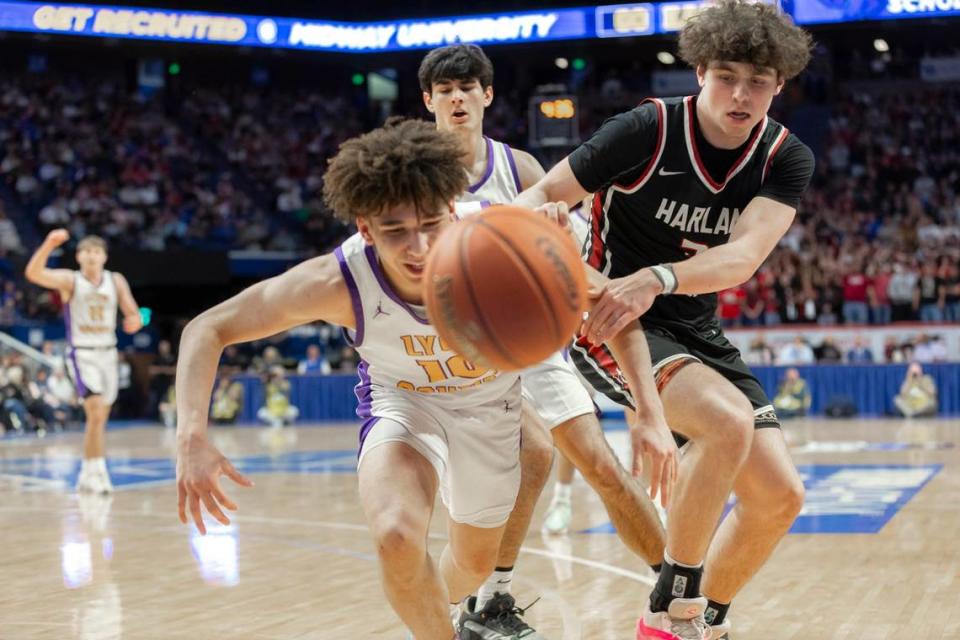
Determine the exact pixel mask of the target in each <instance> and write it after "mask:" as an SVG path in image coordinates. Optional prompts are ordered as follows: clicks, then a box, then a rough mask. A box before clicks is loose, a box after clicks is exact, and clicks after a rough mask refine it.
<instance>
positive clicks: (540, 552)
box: [0, 507, 656, 587]
mask: <svg viewBox="0 0 960 640" xmlns="http://www.w3.org/2000/svg"><path fill="white" fill-rule="evenodd" d="M23 511H33V512H38V511H40V512H44V513H49V512H50V509H49V508H47V509H41V508H18V507H0V513H4V512H7V513H14V512H23ZM110 515H111V516H113V515H118V516H121V515H122V516H130V517H134V518H144V517H148V518H158V519H164V520H166V519H168V518H169V519H172V520H176V513H174V512H173V511H172V510H171V515H170V516H166V515H161V514H159V513H142V512H139V511H116V510H113V509H111V511H110ZM231 520H233V521H235V522H238V523H239V522H255V523H258V524H276V525H296V526H301V527H313V528H318V529H340V530H343V531H364V532H366V531H368V529H367V526H366V525H361V524H351V523H348V522H331V521H326V520H300V519H298V518H268V517H266V516H238V515H233V514H231ZM210 522H211V523H213V522H215V521H214V520H211V521H210ZM429 538H430V539H431V540H443V541H445V540H447V536H445V535H442V534H439V533H431V534H429ZM520 552H521V553H527V554H530V555H533V556H539V557H542V558H549V559H550V560H559V561H562V562H571V563H573V564H579V565H581V566H584V567H589V568H591V569H596V570H597V571H603V572H606V573H610V574H613V575H618V576H621V577H623V578H627V579H628V580H633V581H634V582H639V583H641V584H645V585H647V586H650V587H652V586H654V585H655V584H656V580H654V579H653V578H651V577H649V576H645V575H643V574H640V573H636V572H635V571H629V570H627V569H622V568H620V567H616V566H614V565H612V564H607V563H606V562H599V561H597V560H590V559H588V558H581V557H579V556H572V555H567V554H564V553H555V552H553V551H549V550H547V549H538V548H536V547H527V546H523V547H520Z"/></svg>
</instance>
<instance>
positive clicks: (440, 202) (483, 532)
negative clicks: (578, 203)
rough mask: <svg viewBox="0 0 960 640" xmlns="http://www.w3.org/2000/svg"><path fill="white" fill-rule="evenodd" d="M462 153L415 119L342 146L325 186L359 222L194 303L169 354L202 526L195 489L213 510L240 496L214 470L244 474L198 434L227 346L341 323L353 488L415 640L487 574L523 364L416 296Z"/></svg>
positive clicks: (515, 480)
mask: <svg viewBox="0 0 960 640" xmlns="http://www.w3.org/2000/svg"><path fill="white" fill-rule="evenodd" d="M459 157H460V147H459V144H458V142H457V140H456V139H455V138H454V137H453V136H450V135H449V134H446V133H443V132H440V131H437V130H436V129H435V128H434V127H432V126H430V125H427V124H426V123H423V122H417V121H404V122H401V123H399V124H395V125H388V126H386V127H384V128H381V129H377V130H375V131H372V132H370V133H368V134H365V135H363V136H360V137H359V138H355V139H353V140H350V141H348V142H346V143H344V145H342V147H341V148H340V152H339V153H338V154H337V156H336V157H335V158H334V159H333V160H332V161H331V163H330V167H329V169H328V170H327V172H326V175H325V184H324V197H325V199H326V201H327V203H328V205H329V206H330V207H331V208H332V209H333V210H334V212H336V214H337V215H338V216H340V217H341V218H344V219H346V220H349V221H351V222H355V223H356V225H357V228H358V230H359V233H358V234H356V235H354V236H353V237H351V238H350V239H348V240H347V241H346V242H344V243H343V244H342V245H341V246H340V247H339V248H338V249H337V250H336V251H335V252H333V253H329V254H327V255H324V256H321V257H319V258H315V259H312V260H309V261H307V262H304V263H303V264H301V265H299V266H297V267H295V268H294V269H291V270H290V271H288V272H286V273H285V274H283V275H281V276H278V277H276V278H273V279H271V280H267V281H265V282H262V283H260V284H257V285H255V286H253V287H250V288H249V289H247V290H246V291H243V292H242V293H240V294H239V295H237V296H235V297H233V298H231V299H230V300H227V301H226V302H224V303H222V304H220V305H218V306H216V307H214V308H212V309H210V310H208V311H206V312H205V313H203V314H201V315H200V316H198V317H197V318H196V319H194V320H193V321H192V322H191V323H190V324H189V325H188V326H187V328H186V329H185V331H184V333H183V338H182V342H181V347H180V359H179V362H178V366H177V405H178V406H177V416H178V425H177V437H178V456H177V486H178V491H179V510H180V518H181V520H182V521H183V522H186V521H187V511H188V510H189V512H190V513H191V514H192V516H193V519H194V521H195V523H196V525H197V527H198V528H199V529H200V531H201V532H202V533H203V532H205V527H204V524H203V519H202V516H201V511H200V503H201V502H202V503H203V504H204V505H205V507H206V508H207V510H208V511H209V512H210V513H211V514H212V515H213V516H214V517H215V518H217V519H218V520H219V521H221V522H228V520H227V518H226V516H225V515H224V514H223V511H222V510H221V507H225V508H227V509H235V508H236V507H235V505H234V504H233V502H231V501H230V500H229V499H228V498H227V497H226V496H225V495H224V494H223V492H222V491H221V489H220V487H219V476H220V475H221V474H226V475H227V476H229V477H230V478H232V479H233V480H234V481H236V482H238V483H240V484H244V485H250V484H251V483H250V482H249V481H248V480H246V479H245V478H244V477H243V476H241V475H240V474H239V473H238V472H237V471H236V470H235V469H234V468H233V466H232V465H231V464H230V462H229V461H227V460H226V459H225V458H224V457H223V455H222V454H221V453H220V452H219V451H217V449H216V448H215V447H214V446H213V445H212V444H210V443H209V442H208V441H207V438H206V425H207V409H208V406H209V401H210V394H211V389H212V386H213V382H214V377H215V375H216V370H217V362H218V360H219V357H220V353H221V351H222V350H223V348H224V347H225V346H226V345H229V344H234V343H237V342H244V341H249V340H254V339H257V338H263V337H266V336H269V335H273V334H275V333H278V332H280V331H283V330H286V329H289V328H291V327H293V326H296V325H300V324H305V323H308V322H313V321H316V320H324V321H327V322H331V323H334V324H338V325H340V326H342V327H346V328H347V329H348V331H347V335H348V337H349V339H350V341H351V342H352V343H353V345H354V347H355V348H356V349H357V351H358V353H359V354H360V356H361V358H362V362H361V364H360V366H359V369H358V373H359V376H360V384H359V385H358V387H357V396H358V399H359V400H360V405H359V407H358V409H357V412H358V415H359V416H360V417H361V419H362V420H363V421H364V422H363V425H362V427H361V430H360V441H361V444H360V446H361V450H360V459H359V462H358V479H359V491H360V501H361V505H362V507H363V510H364V513H365V514H366V517H367V521H368V523H369V527H370V530H371V532H372V534H373V537H374V540H375V543H376V544H375V546H376V548H377V551H378V553H379V556H380V567H381V571H382V578H383V583H384V590H385V591H386V595H387V598H388V599H389V601H390V604H391V605H392V606H393V608H394V610H395V611H396V612H397V614H398V615H399V617H400V618H401V619H402V620H403V622H404V624H405V625H406V626H407V627H408V628H409V629H410V630H411V631H412V633H413V634H414V636H415V637H416V638H417V639H418V640H449V639H450V638H452V637H456V636H455V630H454V627H453V624H452V622H451V613H452V612H451V610H450V609H449V608H448V603H451V602H458V601H460V600H461V599H463V598H464V597H466V596H467V595H468V594H469V593H471V592H472V591H473V590H474V589H476V588H477V587H478V586H479V585H480V583H481V582H482V581H483V579H484V578H485V577H486V576H487V575H488V574H489V573H490V571H492V569H493V567H494V563H495V561H496V551H497V548H498V547H499V543H500V538H501V536H502V534H503V529H504V525H505V523H506V521H507V518H508V517H509V515H510V512H511V510H512V509H513V505H514V500H515V498H516V495H517V490H518V488H519V486H520V463H519V455H520V405H521V398H520V383H519V375H518V374H516V373H509V374H508V373H503V374H501V373H499V372H497V371H490V370H483V369H480V368H477V367H474V366H473V365H471V364H470V363H468V362H466V361H465V360H464V359H463V358H462V357H461V356H459V355H457V354H456V353H454V352H452V351H451V350H450V349H449V347H447V345H445V344H444V343H443V342H442V341H441V340H440V338H439V337H438V335H437V333H436V330H435V329H434V328H433V326H431V325H430V324H429V322H428V321H427V320H426V317H425V313H424V309H423V307H422V306H420V305H422V292H421V291H422V290H421V280H422V275H423V269H424V264H425V261H426V255H427V251H428V250H429V248H430V246H431V244H432V243H433V242H434V240H435V238H436V237H437V235H438V234H439V233H440V232H441V231H442V230H443V229H444V228H446V227H447V225H449V224H451V223H452V222H453V220H454V219H455V217H454V203H453V199H454V197H455V196H456V195H457V194H458V193H460V192H461V191H463V189H465V188H466V187H467V181H466V175H465V174H464V173H463V171H461V170H460V164H459ZM251 309H254V310H256V311H257V312H256V313H251ZM438 375H442V376H443V377H442V379H440V378H438ZM478 382H479V383H480V384H477V383H478ZM441 387H442V389H441ZM440 391H442V393H441V392H440ZM478 480H479V482H478ZM438 491H439V492H440V494H441V497H442V499H443V502H444V504H445V505H446V507H447V510H448V512H449V525H448V526H449V529H448V531H449V538H450V543H449V544H448V546H447V548H446V549H444V551H443V554H442V556H441V558H440V561H439V566H438V565H437V564H436V563H435V562H434V561H433V559H432V558H431V557H430V555H429V554H428V553H427V535H428V527H429V524H430V520H431V516H432V513H433V504H434V499H435V495H436V494H437V492H438ZM321 635H325V634H323V633H321Z"/></svg>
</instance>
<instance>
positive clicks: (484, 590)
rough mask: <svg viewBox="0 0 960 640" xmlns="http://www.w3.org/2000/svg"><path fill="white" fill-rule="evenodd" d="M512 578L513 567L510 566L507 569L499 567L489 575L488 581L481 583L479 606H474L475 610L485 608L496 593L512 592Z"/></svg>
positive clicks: (478, 598)
mask: <svg viewBox="0 0 960 640" xmlns="http://www.w3.org/2000/svg"><path fill="white" fill-rule="evenodd" d="M512 580H513V567H510V569H509V570H507V571H502V570H500V569H497V570H496V571H494V572H493V573H491V574H490V575H489V576H487V579H486V581H485V582H484V583H483V584H482V585H480V590H479V591H477V606H476V607H475V608H474V611H480V609H483V607H484V605H486V604H487V603H488V602H490V599H491V598H493V595H494V594H495V593H510V583H511V582H512Z"/></svg>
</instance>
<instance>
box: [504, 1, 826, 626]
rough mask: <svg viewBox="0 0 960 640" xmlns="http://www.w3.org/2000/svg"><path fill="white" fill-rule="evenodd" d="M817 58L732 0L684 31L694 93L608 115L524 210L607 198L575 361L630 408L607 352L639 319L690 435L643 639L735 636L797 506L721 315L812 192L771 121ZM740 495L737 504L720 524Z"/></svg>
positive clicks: (792, 475) (792, 477) (680, 427)
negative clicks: (744, 606) (721, 295)
mask: <svg viewBox="0 0 960 640" xmlns="http://www.w3.org/2000/svg"><path fill="white" fill-rule="evenodd" d="M810 49H811V38H810V36H809V35H808V34H807V33H805V32H804V31H803V30H801V29H799V28H798V27H796V26H795V25H794V24H793V23H792V22H791V21H790V20H789V18H788V17H787V16H786V15H785V14H783V13H782V12H781V11H780V9H778V8H777V7H776V6H775V5H771V4H766V3H754V2H747V1H746V0H720V2H717V3H716V4H714V5H712V6H710V7H709V8H708V9H706V10H704V11H703V12H701V13H700V14H698V15H697V16H696V17H694V18H693V19H691V20H690V21H689V22H688V23H687V24H686V25H685V26H684V28H683V30H682V32H681V34H680V46H679V50H680V56H681V57H682V58H683V59H684V60H685V61H686V62H687V63H689V64H690V65H691V66H692V67H694V68H695V70H696V74H697V80H698V81H699V84H700V87H701V89H700V92H699V94H698V95H695V96H685V97H677V98H666V99H650V100H646V101H644V102H643V103H642V104H641V105H640V106H638V107H637V108H635V109H633V110H631V111H628V112H626V113H622V114H620V115H617V116H615V117H613V118H611V119H610V120H608V121H607V122H605V123H604V125H603V126H602V127H601V128H600V130H599V131H597V132H596V133H595V134H594V135H593V137H592V138H590V139H589V140H588V141H587V142H585V143H584V144H582V145H581V146H580V147H579V148H577V149H576V150H574V151H573V153H571V154H570V155H569V156H568V157H567V158H566V159H564V160H563V161H561V162H560V163H559V164H558V165H557V166H555V167H554V168H553V169H551V170H550V172H549V173H547V175H546V176H545V177H544V178H543V179H541V180H540V181H539V182H538V183H537V184H536V185H534V186H533V187H531V188H530V189H528V190H527V191H525V192H524V193H523V194H521V195H520V196H519V198H518V199H517V200H516V203H517V204H521V205H525V206H531V207H536V206H543V205H544V204H545V203H550V202H553V203H557V205H556V206H557V209H558V210H562V208H563V207H566V206H567V205H572V204H574V203H576V202H579V201H580V200H581V199H582V198H583V197H585V196H586V195H588V194H590V193H594V194H595V195H594V198H593V207H592V213H593V215H592V237H591V240H590V243H591V244H590V247H589V257H588V260H589V262H590V264H591V265H592V266H593V267H595V268H597V269H598V270H600V271H601V272H602V273H604V274H605V275H608V276H610V278H611V281H610V282H609V283H608V284H607V285H606V287H605V289H604V291H603V293H602V295H601V296H600V299H599V301H598V302H597V304H596V306H595V307H594V309H593V310H592V312H591V314H590V318H589V319H588V321H587V322H586V323H585V325H584V332H583V337H581V338H580V339H579V340H578V341H577V343H576V344H575V345H574V347H573V350H572V355H573V358H574V360H575V361H576V362H577V364H578V366H579V367H580V370H581V372H583V373H584V375H585V376H587V378H588V379H589V380H590V382H591V383H592V384H593V386H594V387H595V388H597V389H598V390H601V391H603V392H605V393H606V394H607V395H608V396H609V397H610V398H612V399H613V400H616V401H618V402H620V403H622V404H626V405H630V404H631V403H632V400H631V398H630V390H629V389H628V388H627V387H626V386H625V385H623V384H622V379H621V378H620V377H619V376H618V372H617V370H616V367H615V365H614V364H613V362H612V360H611V358H610V357H609V354H608V352H607V350H606V348H605V347H604V346H603V344H602V343H603V342H604V341H605V340H606V339H607V337H608V336H609V335H612V334H616V333H618V332H619V331H620V330H622V329H623V328H624V327H626V326H628V325H629V324H631V323H633V322H636V321H637V320H638V318H640V316H641V315H642V316H643V317H642V319H641V320H642V323H643V327H644V330H645V332H646V336H647V341H648V343H649V345H650V352H651V356H652V359H653V366H654V372H655V374H656V376H657V385H658V388H659V389H660V393H661V398H662V400H663V405H664V411H665V413H666V417H667V422H668V423H669V424H670V427H671V428H672V429H673V430H674V431H675V432H676V433H677V434H679V435H681V436H682V437H683V438H685V439H687V440H689V441H690V446H689V448H688V449H687V451H686V452H685V455H684V458H683V462H682V464H681V469H680V475H679V479H678V482H677V487H676V490H675V493H674V497H673V500H672V502H671V505H670V508H669V512H668V519H667V547H666V552H665V554H664V562H663V568H662V572H661V574H660V577H659V579H658V582H657V584H656V586H655V588H654V590H653V593H652V594H651V596H650V604H649V607H648V609H647V610H646V612H645V613H644V615H643V616H642V617H641V619H640V620H639V622H638V625H637V638H638V639H648V638H649V639H654V638H656V639H657V640H704V639H705V638H714V639H715V638H722V637H725V636H726V634H727V631H728V629H729V627H730V623H729V620H727V618H726V615H727V610H728V608H729V606H730V602H731V600H732V599H733V597H734V595H736V594H737V593H738V592H739V591H740V590H741V589H742V588H743V586H744V585H745V584H746V583H747V582H748V581H749V580H750V578H751V577H752V576H753V575H754V574H755V573H756V572H757V571H758V570H759V569H760V567H761V566H763V564H764V563H765V562H766V560H767V558H768V557H769V556H770V554H771V553H772V552H773V550H774V548H775V547H776V546H777V544H778V542H779V541H780V539H781V538H782V537H783V536H784V534H786V532H787V531H788V530H789V528H790V526H791V524H792V523H793V521H794V519H795V518H796V516H797V514H798V513H799V511H800V508H801V506H802V504H803V496H804V491H803V483H802V482H801V480H800V476H799V475H798V473H797V470H796V468H795V467H794V465H793V462H792V461H791V459H790V455H789V452H788V450H787V446H786V443H785V442H784V438H783V434H782V432H781V431H780V428H779V427H780V424H779V421H778V419H777V416H776V413H775V412H774V410H773V406H772V404H771V403H770V400H769V398H767V396H766V394H765V393H764V391H763V388H762V387H761V386H760V383H759V382H758V381H757V379H756V377H754V375H753V374H752V373H751V372H750V369H749V368H748V367H747V365H746V364H745V363H744V362H743V360H742V359H741V357H740V353H739V351H737V349H736V348H735V347H734V346H733V345H731V344H730V342H729V341H727V339H726V338H725V337H724V335H723V331H722V329H721V327H720V325H719V323H718V320H717V319H716V306H717V296H716V293H717V292H718V291H722V290H724V289H727V288H729V287H732V286H735V285H738V284H740V283H743V282H745V281H747V280H749V279H750V277H751V276H752V275H753V274H754V272H755V271H756V270H757V268H759V266H760V265H761V264H762V263H763V261H764V260H765V259H766V258H767V256H768V255H769V253H770V251H771V250H772V249H773V248H774V247H775V246H776V245H777V243H778V242H779V240H780V238H781V237H782V236H783V235H784V233H786V231H787V229H789V227H790V224H791V223H792V221H793V218H794V216H795V214H796V209H797V206H798V205H799V203H800V199H801V197H802V194H803V192H804V190H805V189H806V187H807V184H808V183H809V181H810V177H811V175H812V173H813V154H812V152H811V151H810V149H809V148H808V147H807V146H806V145H804V144H803V143H802V142H800V140H799V139H797V138H796V136H794V135H792V134H791V133H790V132H789V131H788V130H787V129H786V128H785V127H784V126H783V125H782V124H780V123H778V122H776V121H774V120H773V119H771V118H770V117H768V115H767V112H768V110H769V109H770V104H771V102H772V101H773V98H774V97H775V96H777V95H778V94H779V93H780V92H781V91H782V90H783V87H784V83H785V82H786V81H787V80H790V79H791V78H793V77H795V76H796V75H797V74H799V73H800V72H801V71H802V70H803V69H804V68H805V67H806V65H807V62H808V61H809V58H810ZM731 490H732V491H733V492H734V493H735V494H736V496H737V504H736V506H735V507H734V508H733V510H732V511H731V513H730V514H729V515H728V517H727V518H726V519H725V520H724V521H723V522H722V523H721V524H720V525H719V528H718V522H719V521H720V517H721V515H722V513H723V510H724V506H725V504H726V501H727V498H728V496H729V495H730V492H731Z"/></svg>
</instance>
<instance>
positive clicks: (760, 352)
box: [743, 336, 776, 365]
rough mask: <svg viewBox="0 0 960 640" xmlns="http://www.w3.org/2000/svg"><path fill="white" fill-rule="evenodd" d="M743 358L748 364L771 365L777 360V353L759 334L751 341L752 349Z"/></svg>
mask: <svg viewBox="0 0 960 640" xmlns="http://www.w3.org/2000/svg"><path fill="white" fill-rule="evenodd" d="M743 359H744V361H745V362H746V363H747V364H760V365H770V364H773V363H774V362H775V361H776V355H775V354H774V353H773V349H772V348H771V347H770V345H769V344H767V342H766V340H764V339H763V336H757V337H756V338H754V340H753V342H751V343H750V349H749V350H748V351H747V352H746V353H745V354H744V356H743Z"/></svg>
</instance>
